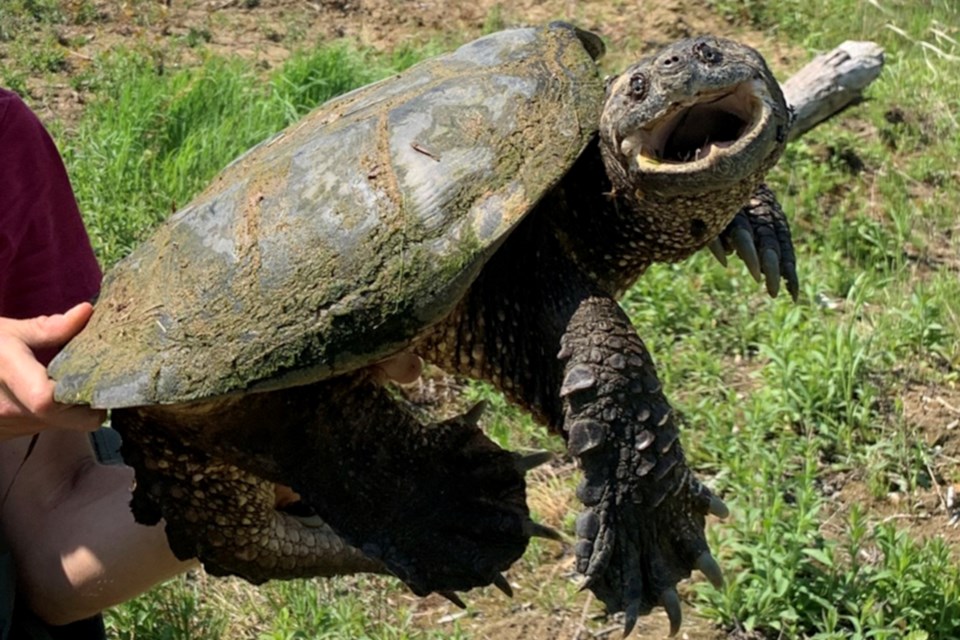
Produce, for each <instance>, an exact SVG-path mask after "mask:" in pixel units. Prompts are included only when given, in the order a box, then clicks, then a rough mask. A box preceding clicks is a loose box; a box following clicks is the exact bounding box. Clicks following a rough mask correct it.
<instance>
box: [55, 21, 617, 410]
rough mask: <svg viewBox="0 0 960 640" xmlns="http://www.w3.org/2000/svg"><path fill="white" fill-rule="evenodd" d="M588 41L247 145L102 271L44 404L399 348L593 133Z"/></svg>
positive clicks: (415, 71) (521, 32) (566, 39)
mask: <svg viewBox="0 0 960 640" xmlns="http://www.w3.org/2000/svg"><path fill="white" fill-rule="evenodd" d="M596 43H597V40H596V37H595V36H593V35H592V34H585V33H584V32H581V31H580V30H578V29H575V28H573V27H572V26H570V25H564V24H552V25H550V26H548V27H545V28H541V29H517V30H511V31H505V32H501V33H497V34H493V35H490V36H487V37H484V38H481V39H479V40H476V41H474V42H472V43H470V44H467V45H465V46H463V47H461V48H460V49H458V50H456V51H454V52H452V53H450V54H447V55H444V56H440V57H437V58H433V59H430V60H427V61H425V62H423V63H421V64H419V65H417V66H415V67H411V68H410V69H409V70H407V71H406V72H404V73H402V74H399V75H397V76H394V77H392V78H389V79H386V80H383V81H381V82H378V83H375V84H372V85H369V86H366V87H364V88H361V89H358V90H356V91H354V92H352V93H349V94H346V95H344V96H341V97H340V98H337V99H335V100H333V101H331V102H328V103H326V104H324V105H322V106H321V107H319V108H317V109H316V110H314V111H313V112H311V113H310V114H309V115H307V116H306V117H305V118H303V119H302V120H301V121H299V122H297V123H295V124H293V125H291V126H290V127H289V128H287V129H285V130H284V131H282V132H281V133H279V134H277V135H276V136H274V137H272V138H270V139H269V140H266V141H264V142H262V143H260V144H259V145H257V146H256V147H254V148H253V149H251V150H250V151H248V152H247V153H245V154H244V155H242V156H241V157H240V158H238V159H237V160H235V161H234V162H233V163H232V164H230V165H229V166H228V167H227V168H226V169H224V171H223V172H222V173H221V174H220V175H219V176H218V177H217V178H216V179H215V180H214V181H213V183H212V184H211V185H210V186H209V187H208V188H207V189H206V191H204V192H203V193H202V194H200V195H199V196H198V197H197V198H196V199H194V200H193V201H192V202H190V204H188V205H187V206H185V207H184V208H183V209H181V210H180V211H178V212H177V213H176V214H174V215H173V216H171V218H170V219H169V220H168V221H167V222H166V223H165V224H163V225H162V226H161V227H160V228H158V229H157V231H156V232H155V233H154V234H153V235H152V236H151V237H150V238H149V239H148V240H147V241H146V242H144V243H143V244H142V245H140V246H139V247H138V248H137V249H136V250H135V251H133V252H132V253H131V254H130V255H129V256H128V257H127V258H125V259H124V260H123V261H121V262H120V263H118V264H117V265H116V267H115V268H113V269H112V270H111V271H110V272H109V274H108V275H107V277H106V278H105V280H104V286H103V291H102V294H101V296H100V298H99V300H98V302H97V304H96V311H95V313H94V315H93V319H92V320H91V322H90V325H89V326H88V327H87V328H86V329H85V330H84V331H83V332H82V333H81V334H80V335H79V336H78V337H77V338H76V339H75V340H73V341H72V342H71V343H70V344H69V345H68V346H67V347H66V349H65V350H64V351H63V352H62V353H61V354H60V356H58V357H57V359H56V360H55V361H54V362H53V364H52V365H51V368H50V375H51V377H53V378H54V379H55V380H57V387H56V392H55V395H56V398H57V400H59V401H61V402H67V403H85V404H91V405H93V406H94V407H101V408H117V407H128V406H140V405H147V404H156V403H163V404H170V403H184V402H190V401H195V400H199V399H203V398H208V397H212V396H219V395H224V394H228V393H235V392H240V391H257V390H266V389H270V388H280V387H285V386H291V385H295V384H305V383H308V382H312V381H315V380H319V379H322V378H325V377H328V376H332V375H337V374H339V373H343V372H347V371H350V370H353V369H356V368H358V367H363V366H367V365H369V364H371V363H373V362H376V361H378V360H380V359H383V358H384V357H387V356H389V355H390V354H393V353H395V352H397V351H399V350H401V349H402V348H403V347H405V346H406V345H409V344H410V342H411V341H412V340H413V339H414V338H415V337H416V336H417V335H418V334H420V333H422V332H423V331H424V330H425V329H426V328H428V327H429V326H430V325H432V324H434V323H436V322H437V321H439V320H440V319H441V318H443V317H444V316H445V315H446V314H448V313H449V312H450V311H451V309H452V308H453V306H454V305H455V304H456V303H457V301H458V300H459V299H460V298H461V297H462V296H463V295H464V293H465V292H466V290H467V288H468V287H469V286H470V284H471V282H472V281H473V280H474V279H475V278H476V276H477V274H478V273H479V272H480V270H481V269H482V268H483V265H484V264H485V262H486V261H487V260H488V259H489V258H490V256H491V255H492V254H493V252H494V251H495V250H496V249H497V247H498V246H499V245H500V243H501V242H502V241H503V240H504V238H505V237H506V236H507V235H508V234H509V233H510V231H511V230H512V229H513V228H514V227H515V226H516V224H517V223H518V221H519V220H521V219H522V218H523V216H524V215H525V214H526V213H528V212H529V211H530V210H531V209H532V208H533V206H534V204H535V203H536V202H537V201H538V200H539V199H540V198H541V197H542V196H543V195H544V193H546V192H547V191H548V190H549V189H550V188H551V187H552V186H553V185H554V184H556V183H557V182H558V180H560V178H561V177H562V176H563V175H564V173H565V172H566V171H567V169H568V168H569V167H570V166H571V164H572V163H573V161H574V160H575V159H576V157H577V156H578V155H579V154H580V152H581V151H582V150H583V148H584V147H585V146H586V145H587V143H588V142H589V141H590V139H591V137H592V136H593V135H594V134H595V132H596V129H597V125H598V119H599V115H600V109H601V103H602V99H603V87H602V82H601V81H600V79H599V77H598V75H597V69H596V64H595V62H594V60H593V58H592V57H591V54H590V52H588V50H587V48H590V51H592V52H593V53H594V54H596V53H597V49H596V47H595V45H596ZM591 45H594V46H591Z"/></svg>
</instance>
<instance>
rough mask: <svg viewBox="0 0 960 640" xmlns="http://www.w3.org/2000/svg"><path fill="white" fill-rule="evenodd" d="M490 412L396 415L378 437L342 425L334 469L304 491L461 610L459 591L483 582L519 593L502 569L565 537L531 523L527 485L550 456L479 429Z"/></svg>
mask: <svg viewBox="0 0 960 640" xmlns="http://www.w3.org/2000/svg"><path fill="white" fill-rule="evenodd" d="M481 411H482V405H478V406H477V407H475V408H474V409H472V410H471V411H469V412H467V413H466V414H464V415H462V416H458V417H456V418H453V419H451V420H447V421H445V422H442V423H439V424H434V425H420V424H418V423H415V421H413V418H412V416H408V417H403V416H401V417H400V418H402V419H403V420H405V421H407V423H406V424H400V423H398V422H397V420H398V417H397V416H393V417H391V420H390V422H391V423H392V424H391V425H390V427H389V428H388V429H375V430H376V432H377V433H376V437H373V434H372V433H365V434H364V435H362V436H359V437H358V436H357V435H356V434H357V430H356V427H357V425H356V424H354V425H352V426H351V428H340V429H339V430H338V431H335V432H334V434H332V435H333V437H332V440H331V441H328V442H326V445H327V446H332V447H333V451H331V452H330V454H331V455H329V456H327V458H328V460H330V461H332V462H333V463H334V464H333V466H331V467H329V468H327V469H324V470H318V469H311V470H307V471H305V472H304V473H303V474H301V478H300V482H299V483H297V484H295V485H294V488H295V489H296V490H297V491H298V492H299V493H300V494H301V495H302V496H303V498H304V500H305V501H306V502H308V503H310V504H311V505H312V506H314V508H316V510H317V512H318V513H319V515H320V516H321V517H322V518H323V519H324V520H325V521H327V522H328V523H329V524H330V525H331V526H332V527H333V528H334V529H335V530H336V531H337V533H339V534H340V535H341V536H342V537H343V538H344V539H346V540H347V541H349V542H350V543H351V544H353V545H354V546H356V547H357V548H359V549H360V550H361V551H363V552H364V553H365V554H367V555H368V556H370V557H371V558H374V559H376V560H379V561H380V562H383V563H384V564H385V565H386V566H387V568H388V569H389V570H390V572H391V573H393V574H394V575H396V576H397V577H398V578H400V579H401V580H402V581H403V582H404V583H406V584H407V585H408V586H409V587H410V589H411V590H412V591H413V592H414V593H416V594H417V595H420V596H424V595H427V594H429V593H431V592H437V593H439V594H441V595H443V596H444V597H446V598H447V599H449V600H450V601H451V602H453V603H454V604H456V605H457V606H462V604H463V603H462V601H461V600H460V598H459V597H458V596H457V594H456V592H457V591H465V590H468V589H471V588H473V587H477V586H485V585H489V584H493V585H495V586H497V587H499V588H500V590H501V591H504V592H505V593H507V594H508V595H509V594H510V587H509V585H508V584H507V581H506V579H504V578H503V576H502V575H501V574H500V572H502V571H505V570H506V569H507V568H509V567H510V566H511V565H512V564H513V563H514V562H515V561H516V560H517V559H518V558H520V556H521V555H523V552H524V550H525V549H526V546H527V543H528V541H529V539H530V537H531V536H536V535H548V536H552V535H555V534H553V532H552V531H551V530H549V529H547V528H546V527H541V526H540V525H537V524H535V523H533V522H532V521H531V520H530V517H529V510H528V508H527V505H526V491H525V483H524V473H525V472H526V471H527V470H529V469H530V468H532V467H534V466H536V465H538V464H541V463H543V462H545V461H546V460H547V459H548V456H546V455H544V454H541V453H536V454H531V455H529V456H519V455H517V454H514V453H511V452H508V451H505V450H503V449H501V448H500V447H499V446H497V445H496V444H495V443H494V442H492V441H491V440H489V439H488V438H487V437H486V436H484V435H483V433H482V432H481V430H480V429H479V428H478V427H477V420H478V419H479V417H480V413H481ZM360 430H361V431H362V430H363V427H361V428H360ZM411 431H412V432H413V433H411ZM351 434H352V435H351Z"/></svg>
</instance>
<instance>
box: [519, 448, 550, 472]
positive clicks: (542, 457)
mask: <svg viewBox="0 0 960 640" xmlns="http://www.w3.org/2000/svg"><path fill="white" fill-rule="evenodd" d="M513 455H514V456H515V457H514V466H516V468H517V471H519V472H520V473H521V474H525V473H527V472H528V471H530V470H532V469H536V468H537V467H539V466H540V465H542V464H546V463H548V462H550V461H551V460H553V454H552V453H551V452H549V451H533V452H531V453H515V454H513Z"/></svg>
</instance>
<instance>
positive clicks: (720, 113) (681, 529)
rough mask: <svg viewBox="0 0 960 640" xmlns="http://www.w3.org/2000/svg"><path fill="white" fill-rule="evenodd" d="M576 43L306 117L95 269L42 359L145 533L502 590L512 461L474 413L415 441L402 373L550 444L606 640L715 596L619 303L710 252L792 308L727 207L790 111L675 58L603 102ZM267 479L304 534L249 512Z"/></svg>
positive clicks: (460, 59) (541, 32)
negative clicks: (651, 278)
mask: <svg viewBox="0 0 960 640" xmlns="http://www.w3.org/2000/svg"><path fill="white" fill-rule="evenodd" d="M602 51H603V45H602V43H601V41H600V40H599V39H598V38H597V37H596V36H594V35H593V34H590V33H587V32H585V31H582V30H580V29H577V28H575V27H573V26H571V25H567V24H564V23H553V24H551V25H549V26H547V27H544V28H528V29H517V30H510V31H505V32H501V33H497V34H494V35H491V36H488V37H484V38H481V39H479V40H477V41H475V42H473V43H470V44H467V45H465V46H463V47H461V48H460V49H458V50H457V51H455V52H453V53H450V54H448V55H444V56H440V57H438V58H435V59H431V60H428V61H426V62H423V63H421V64H419V65H417V66H415V67H413V68H411V69H409V70H408V71H406V72H404V73H402V74H399V75H397V76H396V77H393V78H390V79H387V80H384V81H381V82H379V83H376V84H373V85H370V86H368V87H365V88H362V89H359V90H357V91H354V92H352V93H349V94H347V95H345V96H342V97H340V98H337V99H335V100H332V101H331V102H328V103H327V104H325V105H323V106H321V107H320V108H318V109H317V110H315V111H313V112H312V113H311V114H309V115H308V116H306V117H305V118H304V119H303V120H301V121H300V122H298V123H296V124H294V125H292V126H291V127H289V128H288V129H286V130H285V131H283V132H281V133H280V134H278V135H277V136H275V137H273V138H271V139H269V140H267V141H265V142H263V143H261V144H260V145H258V146H256V147H255V148H253V149H252V150H250V151H249V152H247V153H246V154H244V155H243V156H241V157H240V158H239V159H237V160H236V161H234V162H233V163H232V164H231V165H230V166H229V167H227V168H226V169H225V170H224V171H223V172H222V173H221V174H220V176H219V177H218V178H216V180H215V181H214V182H213V184H212V185H211V186H210V187H209V188H208V189H207V190H206V191H205V192H204V193H202V194H200V195H199V196H198V197H197V198H196V199H194V200H193V201H192V202H191V203H190V204H188V205H187V206H186V207H184V208H183V209H182V210H181V211H179V212H178V213H177V214H175V215H174V216H173V217H171V218H170V220H169V221H168V222H167V223H166V224H165V225H163V226H162V227H161V228H159V229H158V230H157V231H156V232H155V234H154V235H153V236H152V237H151V238H150V239H149V240H148V241H147V242H145V243H144V244H143V245H141V246H140V247H139V248H137V249H136V250H135V251H134V252H133V253H132V254H131V255H130V256H129V257H127V258H126V259H125V260H123V261H122V262H121V263H119V264H118V265H117V266H116V267H115V268H114V269H113V270H112V271H111V272H110V273H109V274H108V276H107V278H106V280H105V283H104V287H103V292H102V294H101V296H100V299H99V301H98V303H97V306H96V313H95V314H94V316H93V320H92V322H91V324H90V326H88V327H87V329H86V330H85V331H84V332H83V333H82V334H81V335H80V336H79V337H78V338H77V339H76V340H74V341H73V342H71V343H70V345H68V347H67V348H66V349H65V351H64V352H63V353H62V354H61V355H60V356H59V357H58V358H57V359H56V361H55V362H54V363H53V364H52V366H51V376H52V377H53V378H54V379H56V380H57V381H58V384H57V388H56V397H57V399H58V400H59V401H61V402H73V403H88V404H91V405H93V406H95V407H102V408H110V409H112V410H113V413H112V415H113V418H112V419H113V424H114V426H115V428H117V429H118V430H119V431H120V432H121V433H122V435H123V437H124V456H125V458H126V459H127V460H128V462H129V463H130V464H132V465H133V466H134V467H135V469H136V472H137V487H136V490H135V493H134V500H133V508H134V511H135V514H136V515H137V518H138V519H139V520H141V521H143V522H147V523H150V522H157V521H158V520H159V519H160V518H161V517H163V518H165V519H166V522H167V524H166V530H167V534H168V538H169V540H170V544H171V547H172V548H173V550H174V552H175V553H177V555H179V556H181V557H193V556H196V557H199V558H200V559H201V560H203V561H204V563H205V566H206V567H207V569H208V570H209V571H211V572H212V573H217V574H223V573H231V574H237V575H240V576H243V577H245V578H247V579H249V580H252V581H254V582H259V581H262V580H265V579H270V578H285V577H294V576H303V575H329V574H333V573H349V572H355V571H381V572H382V571H388V572H390V573H393V574H394V575H396V576H398V577H399V578H401V579H402V580H403V581H404V582H405V583H407V584H408V585H409V586H410V587H411V588H412V589H413V591H414V592H416V593H418V594H421V595H422V594H425V593H428V592H430V591H439V592H442V593H445V594H446V595H448V596H449V597H452V598H453V599H456V595H455V594H454V593H453V592H454V591H456V590H462V589H468V588H470V587H473V586H476V585H483V584H490V583H491V582H492V583H495V584H498V585H499V586H501V587H503V588H505V585H504V581H503V580H502V578H501V577H500V575H499V571H501V570H504V569H505V568H507V567H508V566H509V565H510V564H511V563H512V562H513V561H515V560H516V559H517V558H518V557H519V556H520V555H521V554H522V552H523V550H524V548H525V546H526V543H527V541H528V539H529V537H530V535H535V534H538V533H547V532H546V531H545V530H544V529H542V528H539V527H538V526H537V525H535V524H533V523H532V522H531V521H530V520H529V517H528V511H527V508H526V505H525V497H524V484H523V475H522V474H523V471H524V469H525V468H526V467H527V466H528V462H529V461H528V460H526V459H521V458H517V457H516V456H515V455H514V454H511V453H509V452H505V451H502V450H500V449H499V448H498V447H496V446H495V445H494V444H493V443H491V442H490V441H489V440H487V439H486V438H485V437H483V435H482V434H481V433H480V431H479V430H478V429H477V427H476V425H475V422H476V417H477V416H476V412H470V413H468V414H467V415H465V416H460V417H457V418H454V419H452V420H449V421H446V422H443V423H440V424H434V425H422V424H420V423H419V422H418V421H417V420H416V419H415V418H414V417H413V416H412V415H411V414H410V413H409V412H408V411H407V410H406V409H405V408H404V407H403V406H402V404H400V403H398V402H397V401H396V400H395V398H394V397H393V396H392V395H391V393H390V392H389V390H388V389H385V388H384V386H383V385H382V384H381V382H380V380H379V378H378V377H377V376H376V375H374V374H372V373H371V370H370V365H372V364H374V363H376V362H378V361H381V360H383V359H385V358H388V357H391V356H392V355H394V354H397V353H401V352H404V351H412V352H413V353H415V354H417V355H419V356H422V357H423V358H424V359H425V360H427V361H428V362H432V363H434V364H436V365H439V366H440V367H441V368H443V369H445V370H447V371H450V372H455V373H458V374H462V375H466V376H471V377H474V378H479V379H484V380H487V381H489V382H491V383H492V384H493V385H495V386H496V387H497V388H499V389H500V390H502V391H503V392H504V393H505V394H506V395H507V397H508V398H510V399H511V400H512V401H514V402H516V403H518V404H519V405H521V406H523V407H524V408H526V409H527V410H529V411H530V412H531V413H532V414H533V415H534V416H535V417H536V418H537V419H538V420H540V421H542V422H543V423H545V424H547V425H548V426H549V428H550V429H551V430H552V431H554V432H555V433H558V434H561V435H562V436H563V437H564V438H565V439H566V441H567V443H568V447H569V451H570V453H571V454H572V455H573V456H575V457H576V458H577V459H578V460H579V461H580V463H581V465H582V468H583V472H584V479H583V482H582V483H581V485H580V486H579V488H578V489H577V495H578V497H579V499H580V500H581V501H582V502H583V503H584V504H585V505H586V507H587V508H586V510H585V511H584V512H583V514H581V515H580V517H579V518H578V520H577V525H576V533H577V535H578V537H579V538H580V541H579V542H578V543H577V545H576V555H577V566H578V569H579V570H580V571H581V572H582V573H583V574H585V575H586V578H587V584H588V585H589V587H590V588H591V589H592V590H593V591H594V593H595V594H596V595H597V597H598V598H599V599H601V600H602V601H603V602H604V603H605V604H606V605H607V606H608V608H609V609H611V610H614V611H619V610H625V611H626V612H627V626H628V631H629V629H630V627H632V625H633V623H634V622H635V621H636V618H637V616H638V615H639V614H641V613H645V612H647V611H649V610H650V609H651V608H652V607H653V606H656V605H657V604H661V603H662V604H663V605H664V606H665V607H666V608H667V610H668V613H669V614H670V617H671V622H672V626H673V627H674V628H675V627H676V625H677V624H678V623H679V605H678V601H677V596H676V591H675V589H674V585H675V583H676V582H677V581H678V580H679V579H682V578H683V577H685V576H687V575H689V573H690V571H691V569H692V568H694V567H698V568H700V569H701V570H703V571H704V572H705V573H706V574H707V575H708V577H710V578H711V579H713V580H715V581H716V580H719V579H720V577H719V568H718V567H717V566H716V563H715V562H714V561H713V559H712V557H711V556H710V554H709V552H708V550H707V544H706V541H705V539H704V535H703V527H704V516H705V514H706V513H708V512H714V513H717V514H722V513H723V512H724V510H725V508H724V507H723V505H722V502H720V501H719V499H717V498H715V497H714V496H712V494H711V493H710V492H709V491H708V490H707V489H706V488H704V487H703V486H702V485H701V484H700V483H699V482H698V481H697V480H696V479H695V478H694V477H693V475H692V474H691V472H690V471H689V470H688V468H687V466H686V464H685V461H684V457H683V452H682V449H681V447H680V444H679V442H678V429H677V425H676V422H675V420H674V418H673V415H672V412H671V409H670V406H669V404H668V403H667V400H666V398H665V397H664V395H663V393H662V390H661V386H660V383H659V382H658V379H657V375H656V371H655V368H654V364H653V362H652V360H651V358H650V355H649V353H648V352H647V350H646V348H645V346H644V344H643V342H642V341H641V339H640V338H639V336H638V335H637V333H636V331H635V330H634V328H633V327H632V326H631V324H630V321H629V319H628V318H627V316H626V315H625V314H624V312H623V311H622V309H621V308H620V306H619V305H618V304H617V302H616V296H618V295H619V294H620V293H622V292H623V291H624V290H625V289H626V288H627V287H629V286H630V284H631V283H632V282H634V281H635V280H636V278H638V277H639V276H640V275H641V274H642V273H643V271H644V270H645V268H646V267H647V266H648V265H649V264H650V263H651V262H653V261H674V260H680V259H683V258H685V257H686V256H688V255H690V254H691V253H692V252H694V251H696V250H698V249H699V248H701V247H704V246H706V245H707V244H708V243H710V242H711V241H714V240H715V239H716V238H718V236H721V235H722V234H724V233H726V234H727V236H726V237H727V239H728V244H729V243H732V244H733V245H735V246H736V247H737V248H738V251H740V252H742V254H743V255H744V256H745V257H746V259H747V261H748V264H749V265H750V266H751V269H752V270H753V271H755V272H757V273H759V270H760V269H762V270H763V271H764V272H765V273H766V274H767V281H768V288H770V289H771V292H772V293H775V289H776V286H778V284H779V280H780V277H781V273H782V274H783V275H784V277H785V278H786V280H787V283H788V285H789V286H790V288H791V292H793V291H794V290H795V286H796V285H795V273H794V271H793V264H792V262H793V257H792V251H791V246H790V240H789V235H788V234H787V232H786V227H785V225H784V224H783V223H782V220H781V219H780V218H777V220H776V221H775V223H774V224H773V225H772V226H771V225H770V224H769V222H770V221H769V219H763V220H761V218H762V216H757V215H755V212H754V211H753V209H752V208H751V206H749V205H748V203H749V201H750V198H751V195H752V194H754V192H755V191H757V190H758V189H760V190H762V189H763V188H762V186H761V183H762V178H763V175H764V173H765V172H766V171H767V170H768V169H769V168H770V167H771V166H772V165H773V164H774V163H775V162H776V160H777V159H778V157H779V155H780V152H781V150H782V148H783V145H784V143H785V140H786V133H787V130H788V127H789V113H788V109H787V108H786V106H785V104H784V101H783V97H782V95H781V93H780V90H779V86H778V85H777V83H776V81H775V80H774V78H773V77H772V75H771V73H770V72H769V70H768V69H767V67H766V65H765V63H764V62H763V60H762V58H761V57H760V55H759V54H758V53H756V52H755V51H754V50H752V49H750V48H748V47H745V46H743V45H740V44H737V43H734V42H731V41H728V40H723V39H719V38H714V37H701V38H697V39H693V40H684V41H681V42H677V43H674V44H672V45H670V46H668V47H666V48H664V49H663V50H661V51H659V52H657V53H655V54H652V55H650V56H647V57H645V58H643V59H642V60H640V61H639V62H637V63H636V64H634V65H632V66H631V67H630V68H628V69H627V70H626V71H624V72H623V73H622V74H620V75H619V76H617V77H615V78H612V79H609V80H608V81H606V83H604V81H602V80H601V79H600V78H599V76H598V73H597V68H596V63H595V59H596V58H597V57H598V56H599V55H600V54H601V53H602ZM598 132H599V135H598ZM767 193H768V192H767ZM771 197H772V196H771ZM773 206H774V207H775V202H774V203H773ZM768 209H769V207H768ZM768 213H769V211H768ZM735 216H736V218H735ZM732 220H734V222H731V221H732ZM755 220H760V222H758V223H756V224H755ZM764 224H766V225H767V226H764ZM763 229H766V230H767V231H769V230H770V229H775V231H776V233H773V234H772V235H771V234H770V233H766V234H765V233H761V232H760V231H759V230H763ZM771 238H772V241H771ZM755 244H756V246H759V247H760V248H761V249H763V250H762V251H761V253H762V255H763V260H762V265H761V264H760V261H758V259H757V254H756V251H755V246H754V245H755ZM274 482H279V483H284V484H288V485H290V486H292V487H293V488H294V490H296V491H297V492H298V493H299V495H300V496H302V499H303V502H302V504H301V507H302V508H303V509H305V510H306V511H307V512H306V513H301V514H299V516H297V517H292V516H291V515H290V514H287V513H282V512H278V511H276V510H275V509H274V508H273V506H274V503H273V498H274V496H273V483H274ZM314 513H315V514H316V516H319V519H322V521H323V522H325V523H326V525H329V528H328V527H327V526H326V525H322V524H320V522H315V521H316V520H318V519H317V518H316V516H315V515H313V514H314ZM333 532H336V534H334V533H333Z"/></svg>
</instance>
